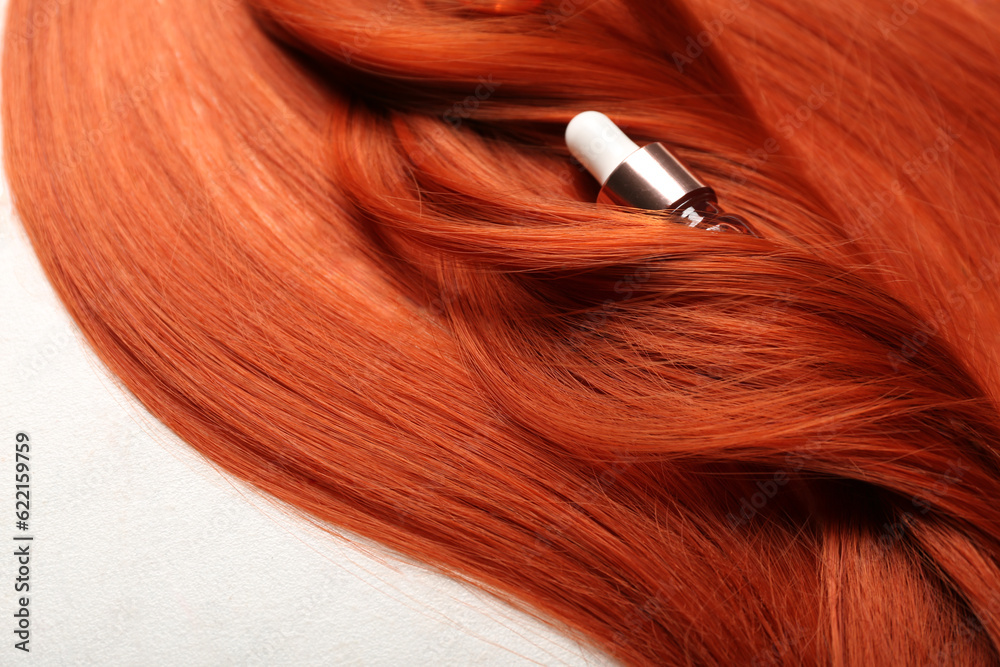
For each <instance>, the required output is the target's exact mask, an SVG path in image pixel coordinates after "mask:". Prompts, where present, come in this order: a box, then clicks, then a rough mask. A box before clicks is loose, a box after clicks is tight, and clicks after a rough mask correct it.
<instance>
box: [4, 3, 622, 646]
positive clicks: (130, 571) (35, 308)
mask: <svg viewBox="0 0 1000 667" xmlns="http://www.w3.org/2000/svg"><path fill="white" fill-rule="evenodd" d="M6 6H7V2H6V0H0V9H2V10H3V12H4V14H6ZM19 431H24V432H26V433H27V434H28V435H29V436H30V437H31V453H30V456H31V461H30V466H31V473H30V474H31V489H30V493H31V518H30V521H29V527H30V530H29V531H28V532H27V533H22V532H20V531H18V530H16V529H15V526H14V522H15V516H14V509H15V508H14V484H15V482H14V444H15V435H16V434H17V433H18V432H19ZM0 498H2V499H3V502H2V503H0V544H6V545H8V547H9V548H2V549H0V590H2V591H3V594H2V595H0V619H2V620H0V638H2V643H0V665H17V664H33V665H80V664H82V665H86V664H99V665H175V664H183V665H317V664H324V665H441V664H456V665H522V664H545V665H596V664H606V660H605V659H604V658H602V657H600V656H595V655H593V654H590V653H588V652H586V651H584V650H583V649H581V648H579V647H578V646H576V645H574V644H573V643H571V642H569V641H568V640H566V639H564V638H562V637H560V636H558V635H556V634H554V633H553V632H552V631H551V630H549V629H548V628H547V627H545V626H543V625H541V624H538V623H535V622H533V621H531V620H530V619H528V618H526V617H524V616H521V615H519V614H516V613H515V612H513V611H512V610H510V609H509V608H508V607H507V606H505V605H503V604H501V603H499V602H496V601H495V600H493V599H492V598H489V597H488V596H486V595H485V594H482V593H480V592H478V591H474V590H469V589H468V588H466V587H463V586H460V585H459V584H457V583H455V582H453V581H451V580H449V579H446V578H443V577H440V576H437V575H433V574H430V573H428V572H426V571H424V570H422V569H420V568H417V567H414V566H410V565H405V564H402V563H398V562H397V561H394V560H392V559H391V557H386V556H384V555H379V554H378V552H374V551H367V552H366V551H363V550H362V549H361V548H360V547H357V546H352V545H350V544H347V543H346V542H342V541H339V540H337V539H335V538H333V537H331V536H329V535H326V534H323V533H320V532H319V531H318V530H316V529H313V528H311V527H309V526H307V525H303V523H301V522H298V521H294V520H292V519H290V518H289V517H288V516H287V515H285V514H283V513H282V512H280V511H279V510H278V509H276V508H275V507H272V506H270V504H269V503H268V502H267V501H264V500H262V499H261V497H260V496H257V495H255V494H254V493H253V492H251V491H248V490H247V489H245V488H243V487H241V486H239V484H238V483H237V482H233V481H230V480H229V479H228V478H225V477H223V476H222V475H221V474H220V473H218V472H216V471H215V470H214V469H213V468H212V467H211V466H209V465H208V464H207V463H206V462H204V461H203V460H202V459H201V458H200V457H198V456H197V455H196V454H195V453H194V452H193V450H190V449H189V448H188V447H187V446H186V445H185V444H184V443H183V442H181V441H179V440H178V439H177V438H176V437H175V436H174V435H173V434H172V433H170V432H169V431H167V430H166V429H165V428H164V427H162V426H161V425H160V424H159V423H158V422H156V421H155V420H154V419H153V418H152V417H150V416H149V414H148V413H146V412H145V411H144V410H143V408H142V407H141V406H139V405H138V404H137V403H136V402H135V401H134V399H132V398H131V397H130V396H129V395H127V394H126V393H124V392H123V391H121V390H120V389H119V388H118V387H117V385H116V382H115V380H114V379H113V378H111V377H110V376H109V375H108V373H107V372H106V371H105V370H104V368H103V367H102V366H101V365H100V362H98V361H97V360H96V358H95V357H94V356H93V354H92V353H91V352H90V351H89V349H87V348H86V346H85V344H84V343H83V341H82V337H81V336H80V335H79V333H78V332H77V331H76V329H75V327H74V325H73V323H72V322H71V320H70V318H69V316H68V315H67V314H66V312H65V311H64V309H63V307H62V305H61V303H60V302H59V301H58V299H57V298H56V296H55V294H54V292H53V291H52V289H51V287H50V286H49V285H48V283H47V281H46V279H45V277H44V275H43V273H42V271H41V268H40V266H39V265H38V263H37V260H36V259H35V257H34V254H33V253H32V251H31V247H30V245H29V243H28V241H27V237H26V235H25V233H24V231H23V230H22V229H21V227H20V223H19V222H17V220H16V218H15V216H14V213H13V210H12V207H11V202H10V194H9V191H8V188H7V185H6V178H5V177H4V180H3V190H2V191H0ZM24 534H27V535H32V536H34V541H33V542H31V543H30V544H31V548H30V549H31V562H30V568H31V573H30V586H31V590H30V595H29V597H30V603H29V610H30V613H31V616H30V620H31V625H30V629H31V638H30V643H29V646H30V649H31V652H30V654H24V653H23V652H22V651H19V650H17V649H15V648H14V646H13V645H14V643H15V642H16V641H18V640H17V638H16V636H15V635H14V634H13V631H14V629H15V621H14V618H13V613H14V611H15V610H16V606H15V602H16V598H18V597H20V596H21V595H23V594H15V593H14V579H15V577H16V576H17V575H16V569H17V565H18V564H17V562H16V560H17V559H16V558H15V557H14V555H13V552H14V548H15V546H16V545H18V544H24V542H20V543H18V542H14V541H13V539H12V538H13V537H14V535H24Z"/></svg>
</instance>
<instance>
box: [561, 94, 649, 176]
mask: <svg viewBox="0 0 1000 667" xmlns="http://www.w3.org/2000/svg"><path fill="white" fill-rule="evenodd" d="M566 145H567V146H568V147H569V152H570V153H572V154H573V157H575V158H576V159H577V160H579V161H580V164H582V165H583V166H584V167H586V168H587V171H589V172H590V173H591V174H592V175H593V176H594V178H596V179H597V181H598V182H599V183H600V184H601V185H604V183H605V181H607V180H608V176H610V175H611V172H613V171H614V170H615V169H616V168H617V167H618V165H620V164H621V163H622V162H623V161H624V160H625V158H627V157H628V156H629V155H631V154H632V153H634V152H636V151H637V150H639V146H638V145H637V144H636V143H635V142H634V141H632V140H631V139H629V138H628V137H627V136H625V133H624V132H622V131H621V130H620V129H618V126H617V125H615V124H614V122H612V120H611V119H610V118H608V117H607V116H605V115H604V114H602V113H601V112H600V111H584V112H583V113H581V114H577V115H576V116H575V117H574V118H573V120H571V121H570V122H569V125H567V126H566Z"/></svg>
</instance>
